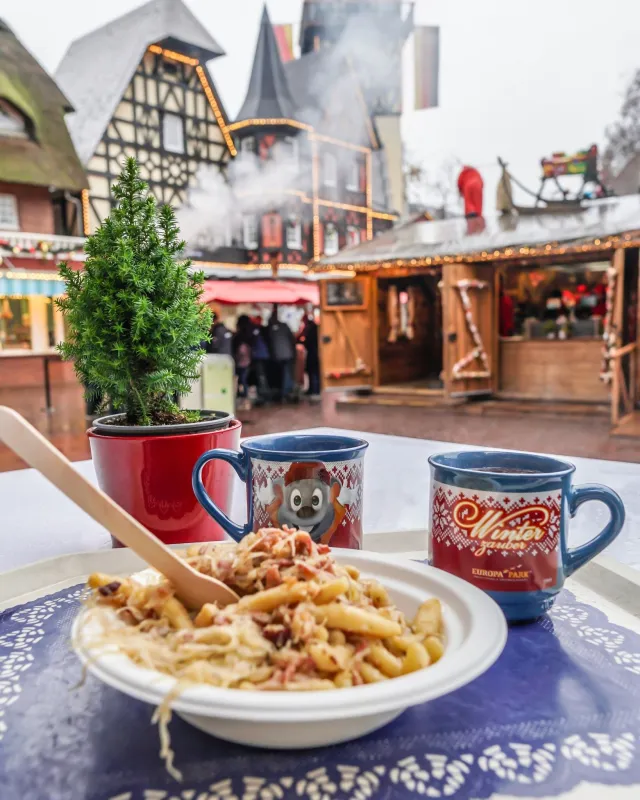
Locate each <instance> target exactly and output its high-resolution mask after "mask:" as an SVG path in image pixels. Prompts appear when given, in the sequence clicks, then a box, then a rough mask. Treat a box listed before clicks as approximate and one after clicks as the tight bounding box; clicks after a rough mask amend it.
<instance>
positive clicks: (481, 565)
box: [429, 451, 625, 622]
mask: <svg viewBox="0 0 640 800" xmlns="http://www.w3.org/2000/svg"><path fill="white" fill-rule="evenodd" d="M429 464H430V465H431V504H430V507H431V519H430V525H429V561H430V563H431V564H432V565H433V566H434V567H439V568H440V569H444V570H446V571H447V572H452V573H453V574H454V575H457V576H458V577H460V578H463V579H464V580H467V581H469V582H470V583H473V584H474V585H475V586H477V587H478V588H479V589H483V590H485V591H486V592H487V593H488V594H490V595H491V596H492V597H493V599H494V600H495V601H496V602H497V603H498V605H500V607H501V608H502V610H503V611H504V613H505V616H506V617H507V619H508V620H509V621H513V622H518V621H524V620H529V619H534V618H535V617H538V616H540V615H541V614H543V613H544V612H545V611H547V610H548V609H549V608H550V607H551V606H552V605H553V602H554V600H555V598H556V595H557V594H558V592H559V591H560V590H561V589H562V586H563V584H564V581H565V578H568V577H569V576H570V575H571V573H572V572H574V571H575V570H577V569H579V567H581V566H583V565H584V564H586V563H587V561H590V560H591V559H592V558H593V557H594V556H596V555H598V553H599V552H600V551H601V550H603V549H604V548H605V547H607V545H609V544H611V542H612V541H613V540H614V539H615V538H616V536H617V535H618V534H619V533H620V531H621V530H622V526H623V524H624V517H625V512H624V505H623V503H622V500H621V499H620V497H619V496H618V495H617V494H616V493H615V492H614V491H613V489H609V488H608V487H607V486H599V485H597V484H585V485H583V486H574V485H573V473H574V472H575V467H574V466H573V464H569V463H567V462H566V461H561V460H560V459H557V458H552V457H547V456H539V455H533V454H531V453H517V452H500V451H463V452H459V453H441V454H439V455H435V456H432V457H431V458H430V459H429ZM588 500H598V501H600V502H601V503H604V504H605V505H606V506H607V507H608V508H609V511H610V513H611V520H610V522H609V523H608V524H607V525H606V526H605V528H604V529H603V530H602V531H601V532H600V534H599V535H598V536H596V537H595V538H594V539H592V540H591V541H589V542H587V543H586V544H582V545H580V546H578V547H570V546H569V543H568V536H569V521H570V519H571V518H572V517H573V516H574V515H575V513H576V511H577V510H578V507H579V506H581V505H582V504H583V503H585V502H587V501H588Z"/></svg>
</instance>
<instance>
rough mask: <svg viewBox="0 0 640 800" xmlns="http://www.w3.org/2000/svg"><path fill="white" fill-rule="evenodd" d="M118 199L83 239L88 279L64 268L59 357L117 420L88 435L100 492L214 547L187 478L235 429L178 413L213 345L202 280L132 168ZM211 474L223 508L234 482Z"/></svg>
mask: <svg viewBox="0 0 640 800" xmlns="http://www.w3.org/2000/svg"><path fill="white" fill-rule="evenodd" d="M113 194H114V197H115V199H116V202H117V205H116V207H115V208H114V210H113V211H112V213H111V214H110V216H109V217H108V218H107V219H106V220H105V221H104V222H103V224H102V225H101V227H100V228H99V229H98V230H97V231H96V232H95V234H93V235H92V236H89V237H88V239H87V243H86V246H85V249H86V253H87V260H86V263H85V267H84V270H82V271H81V272H76V271H74V270H73V269H71V268H70V267H69V266H68V265H67V264H62V265H61V268H60V275H61V277H62V278H63V280H64V281H65V283H66V296H65V297H64V298H62V299H61V300H59V301H58V305H59V307H60V309H61V310H62V313H63V314H64V316H65V318H66V320H67V323H68V337H67V340H66V341H65V342H64V343H63V344H61V345H60V347H59V349H60V352H61V354H62V356H63V358H65V359H69V360H72V361H73V362H74V367H75V371H76V374H77V376H78V378H79V379H80V381H81V382H82V384H83V386H84V387H85V393H86V396H87V399H89V400H92V399H95V398H99V400H100V402H101V404H102V407H104V408H106V407H108V406H110V407H111V408H112V409H115V410H116V411H118V413H116V414H111V415H110V416H106V417H102V418H99V419H96V420H95V422H94V427H93V428H91V430H90V431H89V439H90V445H91V454H92V457H93V461H94V464H95V468H96V473H97V476H98V482H99V484H100V486H101V488H102V489H103V490H104V491H106V492H107V494H109V495H110V496H111V497H112V498H113V499H114V500H115V501H116V502H117V503H119V504H120V505H121V506H122V507H123V508H125V509H126V510H127V511H128V512H129V513H130V514H132V515H133V516H134V517H136V519H138V520H139V521H140V522H142V523H143V524H144V525H146V526H147V527H148V528H149V529H150V530H151V531H153V532H154V533H156V534H157V535H158V536H160V538H162V539H163V540H164V541H166V542H170V543H175V542H189V541H208V540H212V539H220V538H223V534H222V531H221V529H220V528H219V527H218V526H217V524H216V523H214V522H213V520H212V519H211V517H210V516H209V515H208V514H207V513H206V512H205V511H204V509H203V508H201V507H200V505H199V504H198V502H197V500H196V498H195V495H194V494H193V490H192V488H191V471H192V469H193V465H194V464H195V462H196V461H197V459H198V457H199V456H200V455H202V453H204V452H206V451H207V450H210V449H212V448H214V447H226V448H233V449H236V447H237V445H238V441H239V436H240V423H239V422H238V421H236V420H234V419H233V418H232V417H231V416H230V415H228V414H225V413H223V412H216V411H205V410H203V411H184V410H182V409H180V407H179V406H178V403H177V402H176V401H177V398H178V397H179V396H180V395H182V394H186V393H187V392H188V391H189V388H190V384H191V382H192V381H193V380H194V379H196V378H197V376H198V374H199V365H200V362H201V360H202V357H203V355H204V350H203V349H202V347H201V344H202V342H203V341H206V340H207V339H208V337H209V328H210V325H211V312H210V311H209V309H208V308H207V306H206V305H204V304H203V303H201V302H200V295H201V292H202V282H203V279H204V278H203V275H202V274H200V273H195V274H192V273H191V272H190V270H189V267H190V262H189V261H188V260H184V259H183V258H182V257H181V256H182V253H183V250H184V242H182V241H181V240H180V238H179V231H178V226H177V224H176V220H175V215H174V213H173V210H172V209H171V208H170V207H169V206H163V207H162V208H158V207H157V205H156V202H155V200H154V198H153V196H152V195H151V194H150V193H149V191H148V186H147V184H146V183H145V182H144V181H143V180H141V178H140V170H139V167H138V164H137V163H136V161H135V159H133V158H130V159H128V160H127V162H126V165H125V168H124V170H123V172H122V175H121V176H120V179H119V181H118V183H116V185H115V186H114V188H113ZM207 467H208V468H209V471H208V472H207V468H205V474H204V479H205V481H206V482H207V484H208V485H207V491H208V492H209V494H210V496H211V497H213V498H214V501H215V502H216V503H217V504H218V505H221V506H222V507H223V508H227V509H228V507H229V505H230V502H231V486H232V483H231V474H230V471H229V470H228V468H225V466H224V465H221V462H218V461H215V462H211V464H209V465H207Z"/></svg>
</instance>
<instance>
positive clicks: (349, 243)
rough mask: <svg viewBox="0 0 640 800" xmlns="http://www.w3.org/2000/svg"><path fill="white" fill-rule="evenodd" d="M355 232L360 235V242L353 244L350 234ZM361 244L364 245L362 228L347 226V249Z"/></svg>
mask: <svg viewBox="0 0 640 800" xmlns="http://www.w3.org/2000/svg"><path fill="white" fill-rule="evenodd" d="M354 231H355V233H357V234H358V240H357V241H353V242H352V241H351V240H350V238H349V234H350V233H353V232H354ZM361 243H362V231H361V230H360V228H359V227H358V226H357V225H347V247H355V246H356V245H358V244H361Z"/></svg>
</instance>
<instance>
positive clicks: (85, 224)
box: [80, 189, 91, 236]
mask: <svg viewBox="0 0 640 800" xmlns="http://www.w3.org/2000/svg"><path fill="white" fill-rule="evenodd" d="M80 199H81V202H82V232H83V233H84V235H85V236H88V235H89V233H90V231H91V228H90V226H89V190H88V189H83V190H82V192H81V193H80Z"/></svg>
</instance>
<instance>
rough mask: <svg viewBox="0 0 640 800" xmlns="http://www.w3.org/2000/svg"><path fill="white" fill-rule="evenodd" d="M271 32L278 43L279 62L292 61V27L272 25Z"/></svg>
mask: <svg viewBox="0 0 640 800" xmlns="http://www.w3.org/2000/svg"><path fill="white" fill-rule="evenodd" d="M273 32H274V34H275V37H276V42H277V43H278V51H279V53H280V61H282V63H283V64H284V63H286V62H287V61H293V25H291V24H287V25H274V26H273Z"/></svg>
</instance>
